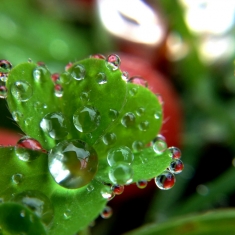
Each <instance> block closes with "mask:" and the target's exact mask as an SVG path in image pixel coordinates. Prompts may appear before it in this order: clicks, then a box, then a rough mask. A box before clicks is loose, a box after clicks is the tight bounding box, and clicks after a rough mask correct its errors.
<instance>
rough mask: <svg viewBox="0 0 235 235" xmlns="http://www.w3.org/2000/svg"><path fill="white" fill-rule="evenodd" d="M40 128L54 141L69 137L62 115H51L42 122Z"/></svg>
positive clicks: (58, 113)
mask: <svg viewBox="0 0 235 235" xmlns="http://www.w3.org/2000/svg"><path fill="white" fill-rule="evenodd" d="M40 127H41V128H42V130H43V131H44V132H46V133H47V134H48V135H49V136H50V137H51V138H53V139H56V140H58V139H63V138H64V137H65V136H67V135H68V129H67V125H66V123H65V119H64V116H63V114H62V113H60V112H57V113H49V114H47V115H46V116H45V117H44V118H43V119H42V121H41V122H40Z"/></svg>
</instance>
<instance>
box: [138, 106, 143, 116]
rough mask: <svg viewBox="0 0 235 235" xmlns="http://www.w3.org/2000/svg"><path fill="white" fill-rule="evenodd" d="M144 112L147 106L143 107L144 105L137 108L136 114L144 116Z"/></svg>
mask: <svg viewBox="0 0 235 235" xmlns="http://www.w3.org/2000/svg"><path fill="white" fill-rule="evenodd" d="M144 113H145V108H143V107H140V108H138V109H137V110H136V114H137V115H138V116H142V115H143V114H144Z"/></svg>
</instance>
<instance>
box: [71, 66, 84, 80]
mask: <svg viewBox="0 0 235 235" xmlns="http://www.w3.org/2000/svg"><path fill="white" fill-rule="evenodd" d="M70 73H71V76H72V77H73V78H74V79H75V80H78V81H80V80H83V79H84V78H85V73H86V70H85V68H84V66H83V65H81V64H77V65H75V66H74V67H73V68H71V70H70Z"/></svg>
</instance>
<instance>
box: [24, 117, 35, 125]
mask: <svg viewBox="0 0 235 235" xmlns="http://www.w3.org/2000/svg"><path fill="white" fill-rule="evenodd" d="M32 120H33V118H32V117H29V118H26V119H25V120H24V124H25V125H26V126H29V125H30V124H31V122H32Z"/></svg>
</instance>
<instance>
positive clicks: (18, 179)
mask: <svg viewBox="0 0 235 235" xmlns="http://www.w3.org/2000/svg"><path fill="white" fill-rule="evenodd" d="M11 179H12V182H13V183H14V184H20V183H21V182H22V181H23V175H22V174H19V173H17V174H14V175H13V176H12V177H11Z"/></svg>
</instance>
